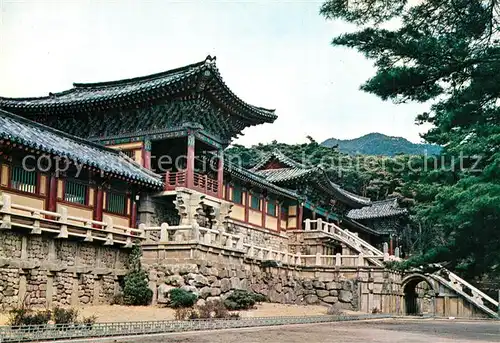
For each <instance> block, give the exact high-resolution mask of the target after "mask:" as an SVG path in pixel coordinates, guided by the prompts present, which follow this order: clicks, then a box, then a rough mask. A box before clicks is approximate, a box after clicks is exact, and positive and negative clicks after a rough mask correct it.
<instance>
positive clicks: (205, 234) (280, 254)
mask: <svg viewBox="0 0 500 343" xmlns="http://www.w3.org/2000/svg"><path fill="white" fill-rule="evenodd" d="M139 228H140V229H141V230H143V231H144V232H146V242H145V244H155V245H156V244H158V245H167V246H168V245H178V244H183V243H184V244H203V245H208V246H213V247H219V248H224V249H231V250H237V251H240V252H242V253H243V255H244V257H245V258H250V259H254V260H259V261H268V260H272V261H275V262H278V263H280V264H286V265H291V266H321V267H328V266H339V267H362V266H374V265H375V266H376V265H377V264H374V263H373V262H372V261H373V260H374V259H376V260H380V262H381V261H382V259H383V257H382V256H379V257H376V256H373V255H369V256H366V255H364V254H363V253H360V254H359V255H341V254H336V255H323V254H320V253H318V254H315V255H302V254H301V253H300V252H299V253H297V254H294V253H290V252H288V251H282V250H281V251H280V250H275V249H272V248H269V247H264V246H258V245H254V244H249V243H245V241H244V239H245V238H244V236H239V235H234V234H231V233H228V232H221V231H218V230H213V229H208V228H204V227H200V226H199V225H198V224H193V225H180V226H169V225H168V224H166V223H163V224H162V225H161V226H157V227H146V226H145V225H143V224H141V225H140V226H139Z"/></svg>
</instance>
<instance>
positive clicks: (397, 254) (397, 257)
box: [394, 247, 399, 259]
mask: <svg viewBox="0 0 500 343" xmlns="http://www.w3.org/2000/svg"><path fill="white" fill-rule="evenodd" d="M394 256H395V257H396V259H399V247H396V249H394Z"/></svg>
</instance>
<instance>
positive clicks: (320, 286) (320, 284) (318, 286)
mask: <svg viewBox="0 0 500 343" xmlns="http://www.w3.org/2000/svg"><path fill="white" fill-rule="evenodd" d="M313 287H314V288H316V289H325V288H326V287H325V284H324V283H323V282H321V281H318V280H315V281H314V282H313Z"/></svg>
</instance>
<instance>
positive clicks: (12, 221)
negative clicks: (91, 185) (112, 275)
mask: <svg viewBox="0 0 500 343" xmlns="http://www.w3.org/2000/svg"><path fill="white" fill-rule="evenodd" d="M13 227H20V228H25V229H29V230H31V231H30V233H31V234H33V235H39V234H41V233H42V232H51V233H56V234H57V238H68V237H70V236H72V237H81V238H83V239H84V241H86V242H92V241H94V240H99V241H103V242H104V244H105V245H113V244H115V243H118V244H123V245H125V247H131V246H132V245H133V243H134V241H136V240H143V239H144V232H143V231H141V230H140V229H134V228H129V227H125V226H121V225H116V224H114V223H113V220H112V219H111V218H110V217H105V221H96V220H91V219H87V218H81V217H75V216H71V215H69V214H68V210H67V208H66V207H63V206H61V207H60V208H59V212H51V211H45V210H41V209H38V208H33V207H29V206H24V205H19V204H15V203H12V199H11V197H10V196H9V195H8V194H1V195H0V229H11V228H13Z"/></svg>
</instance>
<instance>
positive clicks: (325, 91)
mask: <svg viewBox="0 0 500 343" xmlns="http://www.w3.org/2000/svg"><path fill="white" fill-rule="evenodd" d="M321 3H322V2H321V1H290V0H289V1H209V0H207V1H180V0H179V1H169V0H163V1H147V0H137V1H132V0H130V1H127V0H122V1H120V0H116V1H109V0H107V1H106V0H101V1H92V0H73V1H70V0H66V1H48V0H23V1H21V0H19V1H15V0H0V8H1V12H0V15H1V17H0V95H2V96H14V97H15V96H42V95H46V94H48V92H58V91H61V90H65V89H68V88H71V84H72V82H97V81H108V80H115V79H121V78H128V77H134V76H141V75H145V74H150V73H156V72H160V71H164V70H168V69H172V68H176V67H179V66H182V65H186V64H190V63H194V62H198V61H200V60H203V59H204V58H205V56H207V55H208V54H210V55H212V56H213V55H215V56H217V65H218V68H219V70H220V72H221V74H222V77H223V78H224V80H225V82H226V83H227V84H228V86H229V87H230V88H231V89H232V90H233V91H234V92H235V93H236V94H237V95H238V96H239V97H240V98H242V99H243V100H245V101H247V102H249V103H251V104H253V105H257V106H262V107H267V108H275V109H276V113H277V114H278V116H279V118H278V119H277V120H276V122H275V123H274V124H265V125H260V126H257V127H252V128H249V129H246V130H245V131H244V134H245V135H244V136H242V137H241V138H239V139H238V140H236V143H239V144H245V145H250V144H256V143H259V142H264V143H265V142H270V141H272V140H274V139H276V140H278V141H280V142H285V143H299V142H304V141H306V136H307V135H311V136H312V137H313V138H315V139H316V140H317V141H323V140H324V139H327V138H329V137H336V138H342V139H347V138H355V137H358V136H360V135H363V134H366V133H370V132H381V133H384V134H387V135H392V136H403V137H405V138H407V139H409V140H411V141H414V142H418V141H420V138H419V135H418V134H419V133H420V132H423V131H424V128H422V127H418V126H416V125H415V124H414V118H415V116H416V114H418V113H420V112H422V111H424V110H425V109H426V106H424V105H421V104H405V105H395V104H393V103H391V102H383V101H382V100H380V99H379V98H377V97H375V96H373V95H370V94H366V93H364V92H361V91H360V90H359V86H360V85H361V84H362V83H363V81H365V80H366V79H367V78H369V77H370V76H372V75H373V73H374V69H373V67H372V62H371V61H368V60H366V59H365V58H364V57H363V56H362V55H361V54H359V53H357V52H356V51H354V50H347V49H344V48H338V47H335V48H334V47H332V46H331V45H330V41H331V39H332V38H333V37H334V36H336V35H338V34H340V33H342V32H347V31H349V30H352V29H353V27H352V26H349V25H347V24H345V23H342V22H332V21H326V20H325V19H324V18H323V17H322V16H320V15H319V7H320V6H321Z"/></svg>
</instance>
